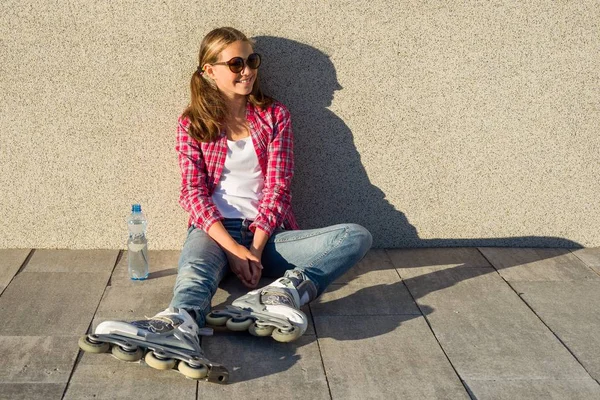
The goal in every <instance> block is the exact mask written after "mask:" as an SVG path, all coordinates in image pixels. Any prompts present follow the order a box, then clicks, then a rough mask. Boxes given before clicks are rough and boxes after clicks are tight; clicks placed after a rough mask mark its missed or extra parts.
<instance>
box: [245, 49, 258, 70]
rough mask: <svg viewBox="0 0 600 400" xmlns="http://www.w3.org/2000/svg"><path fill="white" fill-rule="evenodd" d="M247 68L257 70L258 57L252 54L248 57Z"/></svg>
mask: <svg viewBox="0 0 600 400" xmlns="http://www.w3.org/2000/svg"><path fill="white" fill-rule="evenodd" d="M247 63H248V66H249V67H250V68H252V69H257V68H258V67H259V66H260V55H259V54H257V53H252V54H250V55H249V56H248V61H247Z"/></svg>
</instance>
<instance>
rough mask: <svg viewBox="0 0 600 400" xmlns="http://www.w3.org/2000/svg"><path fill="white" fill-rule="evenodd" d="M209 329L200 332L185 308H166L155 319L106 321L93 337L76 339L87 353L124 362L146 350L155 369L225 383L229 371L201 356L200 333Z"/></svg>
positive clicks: (136, 358)
mask: <svg viewBox="0 0 600 400" xmlns="http://www.w3.org/2000/svg"><path fill="white" fill-rule="evenodd" d="M208 332H210V329H199V328H198V325H197V324H196V321H194V319H193V318H192V317H191V316H190V314H188V312H187V311H185V310H184V309H177V308H168V309H166V310H165V311H163V312H160V313H158V314H156V315H155V316H154V317H152V318H150V319H147V320H141V321H133V322H122V321H105V322H102V323H101V324H100V325H98V327H97V328H96V330H95V332H94V334H92V335H85V336H82V337H81V338H80V339H79V347H80V348H81V349H82V350H83V351H86V352H89V353H105V352H107V351H108V349H109V348H110V347H111V346H110V345H111V344H112V354H113V355H114V356H115V357H116V358H118V359H119V360H123V361H138V360H140V359H141V358H142V357H143V356H144V352H145V350H148V352H147V353H146V356H145V357H144V360H145V361H146V363H147V364H148V365H149V366H151V367H153V368H156V369H164V370H167V369H171V368H174V367H175V365H177V370H178V371H179V372H181V373H182V374H183V375H185V376H186V377H188V378H191V379H205V380H208V381H210V382H217V383H226V382H227V380H228V379H229V372H228V371H227V369H226V368H225V367H224V366H222V365H220V364H215V363H212V362H211V361H209V360H208V359H206V358H205V357H204V352H203V351H202V348H201V347H200V340H199V338H198V335H199V334H204V335H206V334H210V333H208Z"/></svg>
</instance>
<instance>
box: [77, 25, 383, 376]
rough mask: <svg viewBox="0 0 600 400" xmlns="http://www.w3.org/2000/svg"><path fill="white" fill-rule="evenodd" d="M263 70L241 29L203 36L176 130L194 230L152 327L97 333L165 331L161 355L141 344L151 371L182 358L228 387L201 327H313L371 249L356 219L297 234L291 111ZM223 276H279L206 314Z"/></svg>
mask: <svg viewBox="0 0 600 400" xmlns="http://www.w3.org/2000/svg"><path fill="white" fill-rule="evenodd" d="M260 64H261V56H260V55H259V54H257V53H255V52H254V49H253V47H252V42H251V41H250V40H249V39H248V38H247V37H246V36H245V35H244V34H243V33H241V32H240V31H238V30H236V29H233V28H219V29H215V30H213V31H211V32H210V33H208V35H206V37H205V38H204V40H203V41H202V44H201V46H200V54H199V65H198V69H197V71H196V72H195V73H194V74H193V76H192V79H191V101H190V104H189V106H188V107H187V108H186V110H185V111H184V112H183V114H182V115H181V116H180V118H179V121H178V126H177V145H176V150H177V152H178V155H179V166H180V168H181V177H182V185H181V194H180V197H179V202H180V204H181V206H182V207H183V208H184V209H185V210H186V211H187V212H188V213H189V228H188V233H187V239H186V241H185V243H184V246H183V250H182V252H181V257H180V259H179V268H178V275H177V281H176V284H175V288H174V296H173V299H172V301H171V304H170V307H169V308H168V309H167V310H165V311H163V312H161V313H158V314H157V315H156V316H154V317H153V318H151V319H149V320H147V321H134V322H131V323H125V322H116V321H110V322H105V323H103V324H100V325H99V326H98V328H97V329H96V332H95V333H96V336H98V335H103V334H104V335H106V334H108V335H110V336H114V335H115V332H116V331H121V332H123V331H125V332H127V331H137V335H136V334H135V333H134V335H136V336H140V333H139V332H142V334H141V335H142V336H143V334H144V333H147V332H168V333H169V334H166V335H165V337H166V338H168V339H164V341H166V342H165V343H162V344H161V346H162V347H160V348H159V349H158V351H157V350H155V348H153V347H152V344H150V343H148V342H143V340H140V342H141V343H139V344H137V346H139V347H144V348H146V347H147V348H149V349H150V350H153V351H154V353H155V354H153V352H152V351H150V352H148V354H147V355H146V361H147V362H148V364H150V365H151V366H155V367H157V366H160V365H159V364H158V363H157V362H156V360H157V359H159V361H161V360H160V358H163V359H165V358H166V359H169V358H173V359H174V358H177V359H180V360H183V361H185V362H180V363H179V369H180V371H181V372H182V373H184V374H185V375H187V376H191V377H193V378H196V379H199V378H203V377H205V376H207V377H208V380H212V381H226V380H227V371H226V370H225V369H224V367H222V366H220V365H218V364H214V363H210V362H209V361H208V360H206V359H204V358H203V355H202V350H201V349H200V346H199V342H198V336H197V335H198V333H199V332H200V327H203V326H204V325H205V323H206V322H209V323H211V324H213V325H215V324H216V325H223V324H226V325H227V326H228V327H229V328H230V329H232V330H246V329H249V330H250V332H251V333H252V334H254V335H258V336H268V335H272V336H273V337H274V338H275V339H276V340H278V341H291V340H295V339H297V338H298V337H299V336H300V335H302V334H303V333H304V331H305V330H306V327H307V319H306V316H305V315H304V313H303V312H302V311H300V307H301V306H302V305H304V304H306V303H308V302H310V301H312V300H314V299H315V298H316V297H318V296H319V295H320V294H321V293H323V291H324V290H325V289H326V288H327V286H328V285H329V284H330V283H331V282H333V281H334V280H335V279H337V278H338V277H339V276H341V275H342V274H343V273H344V272H346V271H347V270H348V269H349V268H350V267H352V266H353V265H355V264H356V263H357V262H358V261H359V260H360V259H361V258H362V257H363V256H364V255H365V253H366V252H367V251H368V250H369V248H370V247H371V242H372V239H371V234H370V233H369V232H368V231H367V230H366V229H365V228H363V227H361V226H359V225H356V224H340V225H334V226H330V227H326V228H321V229H313V230H298V225H297V223H296V219H295V218H294V214H293V212H292V208H291V193H290V186H291V181H292V175H293V169H294V157H293V136H292V127H291V121H290V114H289V112H288V110H287V109H286V108H285V106H283V105H282V104H281V103H279V102H277V101H275V100H273V99H271V98H269V97H267V96H265V95H264V94H263V93H262V92H261V90H260V88H259V84H258V71H259V67H260ZM228 270H230V271H231V272H233V273H234V274H235V275H236V276H237V277H238V279H239V280H240V281H241V283H242V284H243V285H245V286H246V287H248V288H249V289H255V288H256V287H257V285H258V282H259V279H260V278H261V277H262V276H265V277H274V278H276V277H279V279H277V280H275V281H274V282H273V283H271V284H270V285H268V286H266V287H264V288H262V289H257V290H251V291H250V292H249V293H248V294H247V295H245V296H242V297H241V298H239V299H237V300H235V301H234V302H233V304H232V306H229V307H227V309H226V310H219V311H213V312H212V313H211V312H210V304H211V299H212V296H213V295H214V294H215V292H216V290H217V286H218V284H219V282H220V281H221V279H222V278H223V276H224V275H225V274H226V273H227V271H228ZM282 276H283V277H282ZM132 326H133V327H135V329H132V328H131V327H132ZM175 332H184V333H185V334H184V335H182V334H179V335H177V334H176V333H175ZM175 336H178V337H175ZM180 338H184V339H185V340H182V339H180ZM87 339H88V340H87V342H90V340H89V337H88V338H87ZM186 341H189V342H193V343H192V344H189V343H186ZM112 343H115V342H114V341H113V342H112ZM136 343H137V342H136ZM88 344H89V343H88ZM155 347H157V346H156V345H155ZM172 347H176V348H180V349H181V348H187V349H193V350H194V351H195V353H193V354H192V353H190V355H191V356H196V357H197V360H200V361H199V362H193V361H194V360H193V359H190V357H181V356H178V355H176V354H174V353H173V352H170V351H169V350H168V348H172ZM116 348H117V349H120V350H121V351H117V352H118V353H119V352H120V353H122V352H123V351H124V350H123V348H122V347H118V346H116ZM160 351H162V352H163V354H161V352H160ZM114 352H115V351H114V348H113V353H114ZM130 352H131V351H130ZM164 353H166V356H165V354H164ZM117 356H118V355H117ZM157 356H158V357H157ZM140 357H141V355H140ZM174 363H175V361H174V360H173V361H172V362H171V363H170V364H168V365H166V367H169V368H172V367H173V366H174ZM171 364H172V365H171ZM161 365H162V364H161ZM182 365H183V367H182ZM189 367H191V370H192V373H190V372H189V371H188V369H190V368H189ZM182 368H183V370H182ZM199 371H201V372H199ZM196 372H198V373H196Z"/></svg>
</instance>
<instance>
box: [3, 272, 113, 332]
mask: <svg viewBox="0 0 600 400" xmlns="http://www.w3.org/2000/svg"><path fill="white" fill-rule="evenodd" d="M107 281H108V275H107V274H100V273H98V274H89V273H75V272H71V273H63V272H29V273H21V274H19V275H17V276H16V277H15V278H14V279H13V280H12V282H11V283H10V285H9V286H8V287H7V288H6V289H5V291H4V293H3V294H2V296H0V321H2V323H1V324H0V335H4V336H16V335H22V336H60V335H79V334H82V333H84V332H86V331H87V329H88V326H89V324H90V322H91V320H92V316H93V315H94V311H95V310H96V307H97V306H98V303H99V302H100V298H101V297H102V293H103V292H104V288H105V287H106V283H107Z"/></svg>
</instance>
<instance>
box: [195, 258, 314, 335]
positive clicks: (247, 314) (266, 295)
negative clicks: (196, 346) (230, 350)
mask: <svg viewBox="0 0 600 400" xmlns="http://www.w3.org/2000/svg"><path fill="white" fill-rule="evenodd" d="M316 295H317V288H316V287H315V284H314V283H313V282H312V281H310V280H308V279H305V278H304V276H303V274H302V273H301V272H300V271H296V270H290V271H286V273H285V275H284V277H283V278H279V279H277V280H276V281H274V282H273V283H271V284H269V285H267V286H265V287H263V288H261V289H256V290H253V291H250V292H248V293H247V294H245V295H244V296H242V297H240V298H238V299H236V300H235V301H233V303H232V305H231V306H225V309H222V310H213V311H211V312H210V313H209V314H208V315H207V316H206V323H207V324H209V325H213V326H223V325H225V326H226V327H227V328H228V329H230V330H232V331H245V330H248V331H249V332H250V334H252V335H254V336H272V337H273V339H275V340H276V341H278V342H291V341H294V340H296V339H298V338H299V337H300V336H302V334H303V333H304V332H305V331H306V328H307V326H308V319H307V318H306V314H304V313H303V312H302V311H301V310H300V307H301V306H303V305H304V304H306V303H308V302H309V301H311V300H313V299H314V298H315V297H316Z"/></svg>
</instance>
